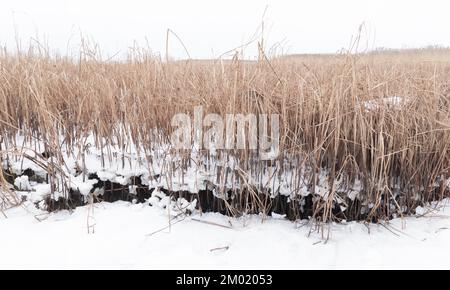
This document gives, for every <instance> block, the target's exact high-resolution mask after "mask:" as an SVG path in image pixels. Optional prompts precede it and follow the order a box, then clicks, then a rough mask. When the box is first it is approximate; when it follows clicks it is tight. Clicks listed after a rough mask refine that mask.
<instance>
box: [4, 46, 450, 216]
mask: <svg viewBox="0 0 450 290" xmlns="http://www.w3.org/2000/svg"><path fill="white" fill-rule="evenodd" d="M393 96H399V97H401V98H402V100H403V101H404V102H403V103H402V105H401V106H396V105H394V106H393V105H392V104H391V105H390V104H386V103H384V102H383V101H379V102H377V101H376V100H381V99H383V98H386V97H393ZM374 100H375V101H374ZM368 101H371V102H372V103H374V102H375V103H376V104H377V105H376V106H375V107H372V108H370V109H367V107H366V106H365V105H364V104H367V103H366V102H368ZM198 105H202V106H203V107H204V109H205V112H207V113H217V114H220V115H225V114H227V113H250V112H254V113H278V114H280V118H281V119H280V129H281V137H280V138H281V141H280V146H281V151H282V152H283V154H281V155H280V157H279V158H278V160H277V162H278V163H277V164H278V165H277V166H278V167H279V172H277V175H278V176H281V175H282V174H283V171H287V170H290V171H292V172H294V176H307V179H306V180H303V181H302V182H305V183H306V184H307V186H308V188H309V189H310V191H311V192H313V193H314V192H315V188H316V186H317V185H318V183H319V181H320V178H319V172H320V171H321V170H324V171H325V172H327V179H326V181H325V182H327V183H328V187H327V188H328V190H329V192H328V196H329V198H314V199H313V206H312V208H313V211H312V216H313V217H314V218H317V219H319V220H324V221H327V220H332V219H334V218H337V217H336V212H335V211H334V209H335V205H334V204H333V200H335V198H333V197H335V196H336V197H337V196H339V197H342V198H344V196H345V194H346V193H347V192H348V191H349V190H350V189H351V188H352V184H353V183H354V182H355V180H360V181H361V184H362V188H361V189H360V197H359V199H358V200H357V201H353V202H352V204H348V206H349V209H347V211H346V215H347V218H349V219H351V218H364V219H368V220H374V219H375V220H376V219H380V218H381V219H383V218H388V217H391V216H392V213H394V212H395V213H400V214H401V213H409V212H411V210H413V209H414V207H415V206H417V205H418V204H422V203H424V202H427V201H431V200H436V199H442V198H444V197H445V196H448V188H447V187H446V186H447V185H446V183H447V179H448V178H449V177H450V171H449V168H450V167H449V166H450V155H449V146H450V131H449V130H450V50H447V49H424V50H413V51H387V52H374V53H364V54H351V53H342V54H336V55H299V56H278V57H271V58H261V59H260V60H259V61H256V62H252V61H244V60H240V59H239V58H238V57H235V58H234V59H232V60H227V61H223V60H204V61H195V60H183V61H168V62H167V61H166V60H162V59H160V58H159V57H155V56H153V55H151V54H150V53H148V52H146V51H145V50H134V51H133V52H132V53H130V55H129V57H128V59H127V60H124V61H113V60H109V61H102V60H100V59H99V58H97V57H96V56H95V54H93V53H90V52H89V51H86V50H84V51H82V52H81V53H80V57H79V59H76V60H73V59H69V58H65V57H57V56H49V55H48V54H47V53H46V52H45V51H42V50H39V49H33V48H30V50H29V51H27V52H18V53H14V54H10V53H7V52H6V51H3V52H2V53H1V55H0V132H1V137H0V138H2V139H3V141H4V143H5V144H9V145H7V146H9V147H11V148H12V147H13V146H15V145H17V144H14V141H13V140H14V136H15V135H16V134H17V133H18V132H21V133H22V134H24V135H25V136H30V138H31V136H32V137H33V138H38V139H39V140H42V141H43V142H44V143H45V144H46V147H47V148H46V150H48V151H50V152H53V153H54V154H55V158H54V159H53V161H52V162H55V164H59V162H62V153H61V151H62V147H64V148H68V149H69V150H70V148H75V147H77V148H81V149H82V150H84V149H83V148H82V140H83V138H84V137H85V136H86V135H87V134H88V133H89V132H93V134H94V135H95V136H96V142H97V146H98V148H103V147H104V146H105V145H107V144H108V143H119V144H127V143H131V142H132V143H134V144H138V145H139V146H141V147H142V148H144V150H147V149H148V150H150V149H152V148H156V147H158V146H159V145H160V144H161V143H164V142H166V141H167V139H164V138H167V137H168V136H169V134H170V132H171V131H172V127H171V126H170V119H171V117H172V116H173V115H174V114H176V113H180V112H185V113H188V114H192V112H193V108H194V107H195V106H198ZM121 126H124V127H125V128H129V129H128V133H127V134H123V130H122V128H121ZM154 128H158V129H159V130H160V132H162V135H161V138H163V139H159V138H156V137H155V135H154V134H152V132H153V129H154ZM60 136H64V142H63V143H62V142H61V139H60V138H59V137H60ZM105 143H106V144H105ZM2 150H7V148H2ZM142 154H143V155H145V154H146V152H142ZM205 154H207V153H205ZM233 154H234V155H235V156H237V157H238V159H239V162H240V167H241V168H242V170H243V172H246V171H258V170H259V171H261V170H264V166H265V163H264V162H263V161H259V160H257V159H255V158H253V157H252V156H253V155H252V154H251V152H249V151H248V150H240V151H235V152H233ZM286 156H289V158H288V159H286ZM293 160H296V162H293ZM149 162H151V161H149ZM61 166H62V165H61ZM305 167H308V168H312V171H311V172H308V173H306V172H305ZM305 174H306V175H305ZM242 178H245V177H242ZM299 180H300V179H299V178H298V179H297V178H296V177H294V179H293V181H292V182H297V183H299V182H300V181H299ZM337 181H339V185H338V184H337ZM294 188H295V187H294ZM295 193H296V192H295V190H294V192H293V194H294V195H295ZM255 196H257V195H255ZM417 196H419V197H417ZM249 202H251V203H252V204H253V205H255V206H257V207H262V206H261V200H258V199H257V198H255V199H254V200H253V201H249ZM364 203H365V204H371V206H370V207H369V212H368V213H366V214H365V215H362V214H361V206H362V204H364ZM391 205H394V208H393V207H392V206H391ZM341 218H342V217H341Z"/></svg>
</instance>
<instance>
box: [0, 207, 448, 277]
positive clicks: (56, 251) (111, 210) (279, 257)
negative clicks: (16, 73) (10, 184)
mask: <svg viewBox="0 0 450 290" xmlns="http://www.w3.org/2000/svg"><path fill="white" fill-rule="evenodd" d="M449 205H450V200H449V199H447V200H444V201H443V202H441V203H439V204H435V205H433V206H432V207H429V208H419V209H418V210H417V212H418V216H416V217H407V218H403V219H395V220H392V221H390V222H389V224H384V225H374V224H372V225H365V224H362V223H356V222H351V223H344V224H330V225H323V226H321V227H320V228H319V231H317V230H316V231H314V227H313V226H312V225H311V224H310V223H307V224H305V223H306V222H305V223H300V222H299V223H293V222H290V221H287V220H284V219H280V217H276V216H275V217H270V218H266V219H263V218H262V217H261V216H247V217H243V218H239V219H232V218H231V219H230V218H228V217H226V216H223V215H220V214H203V215H201V216H200V215H199V214H195V215H192V216H188V217H179V218H175V219H174V218H172V220H171V221H170V222H171V224H172V225H171V227H170V229H169V228H167V226H168V224H169V219H168V216H167V214H166V210H164V209H162V208H160V207H158V206H153V207H151V206H149V205H148V204H147V203H145V204H132V203H127V202H123V201H119V202H115V203H105V202H103V203H98V204H94V206H93V207H92V206H91V207H90V206H84V207H79V208H77V209H76V210H75V211H73V212H72V213H70V212H68V211H60V212H56V213H52V214H48V213H45V212H42V211H40V210H37V209H36V208H35V206H34V205H33V204H31V203H28V202H26V203H24V204H23V206H21V207H16V208H13V209H9V210H7V211H6V212H5V214H6V216H7V218H5V217H4V216H3V215H1V214H0V236H1V238H0V268H150V269H167V268H169V269H170V268H183V269H190V268H206V269H214V268H237V269H258V268H263V269H280V268H282V269H284V268H295V269H297V268H356V269H363V268H450V247H449V245H450V208H449ZM88 225H89V226H90V227H89V231H90V232H91V233H88ZM312 230H313V231H312ZM92 231H94V233H92ZM311 231H312V232H311ZM328 233H329V238H328V239H326V236H327V234H328ZM309 234H310V235H309Z"/></svg>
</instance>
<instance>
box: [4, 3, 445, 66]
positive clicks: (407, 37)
mask: <svg viewBox="0 0 450 290" xmlns="http://www.w3.org/2000/svg"><path fill="white" fill-rule="evenodd" d="M449 2H450V1H448V0H341V1H335V0H334V1H333V0H309V1H303V0H301V1H298V0H297V1H287V0H276V1H272V0H226V1H224V0H220V1H215V0H209V1H208V0H184V1H183V0H160V1H151V0H147V1H144V0H39V1H36V0H34V1H33V0H2V1H1V9H0V44H1V45H2V46H7V47H8V48H14V47H15V36H16V35H17V36H19V37H20V39H21V41H22V44H23V45H25V46H26V44H27V43H29V41H30V39H31V38H32V37H34V38H36V37H38V38H39V39H40V41H41V42H44V41H45V42H46V43H47V44H48V46H49V47H51V48H52V49H55V50H57V51H58V52H59V53H62V54H67V53H69V54H70V53H73V52H74V51H76V50H77V48H78V47H79V39H80V34H82V35H84V37H86V38H89V39H92V40H95V42H96V43H98V44H99V46H100V47H101V49H102V51H103V52H104V55H106V56H108V55H109V56H111V55H114V54H115V53H116V52H119V53H124V52H125V51H127V49H128V47H130V46H132V45H133V43H134V42H135V41H136V42H137V43H138V44H139V45H140V46H147V42H148V45H149V46H150V47H151V48H152V50H153V51H154V52H155V53H161V54H162V55H164V53H165V43H166V31H167V29H171V30H172V31H174V32H175V33H176V34H177V35H178V36H179V37H180V38H181V40H182V41H183V43H184V44H185V46H186V47H187V49H188V51H189V54H190V55H191V56H192V57H194V58H211V57H217V56H219V55H221V54H222V53H224V52H226V51H228V50H230V49H233V48H235V47H238V46H240V45H242V44H243V43H246V42H247V41H249V40H251V39H252V36H253V35H254V34H255V32H257V29H258V27H259V25H260V23H261V20H262V16H263V13H264V10H265V8H266V6H267V11H266V13H265V17H264V23H265V38H266V39H267V40H268V45H269V46H270V45H273V44H275V43H279V44H280V45H281V46H280V47H282V48H283V49H284V51H285V52H288V53H320V52H336V51H338V50H340V49H341V48H348V47H349V43H350V40H351V37H352V36H353V35H356V33H357V31H358V27H359V26H360V25H361V24H362V23H363V22H364V23H365V28H366V29H365V31H366V32H365V33H364V35H365V40H368V41H364V45H363V46H365V44H366V43H369V48H374V47H390V48H402V47H420V46H426V45H435V44H437V45H445V46H450V4H449ZM169 50H170V55H171V56H172V57H177V58H184V57H186V56H187V54H186V53H185V51H184V49H183V48H182V46H181V45H180V44H179V42H178V40H176V38H175V37H173V36H171V38H170V41H169ZM256 52H257V50H256V44H255V43H253V44H252V45H250V46H249V47H248V49H247V50H246V52H245V54H246V56H247V57H253V56H254V55H256Z"/></svg>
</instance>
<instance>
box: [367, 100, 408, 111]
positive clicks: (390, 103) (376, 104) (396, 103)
mask: <svg viewBox="0 0 450 290" xmlns="http://www.w3.org/2000/svg"><path fill="white" fill-rule="evenodd" d="M408 101H409V98H407V97H399V96H394V97H385V98H381V99H373V100H370V101H366V102H364V108H365V109H366V111H373V110H376V109H379V108H383V107H391V108H398V107H401V106H403V105H405V104H406V103H407V102H408Z"/></svg>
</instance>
